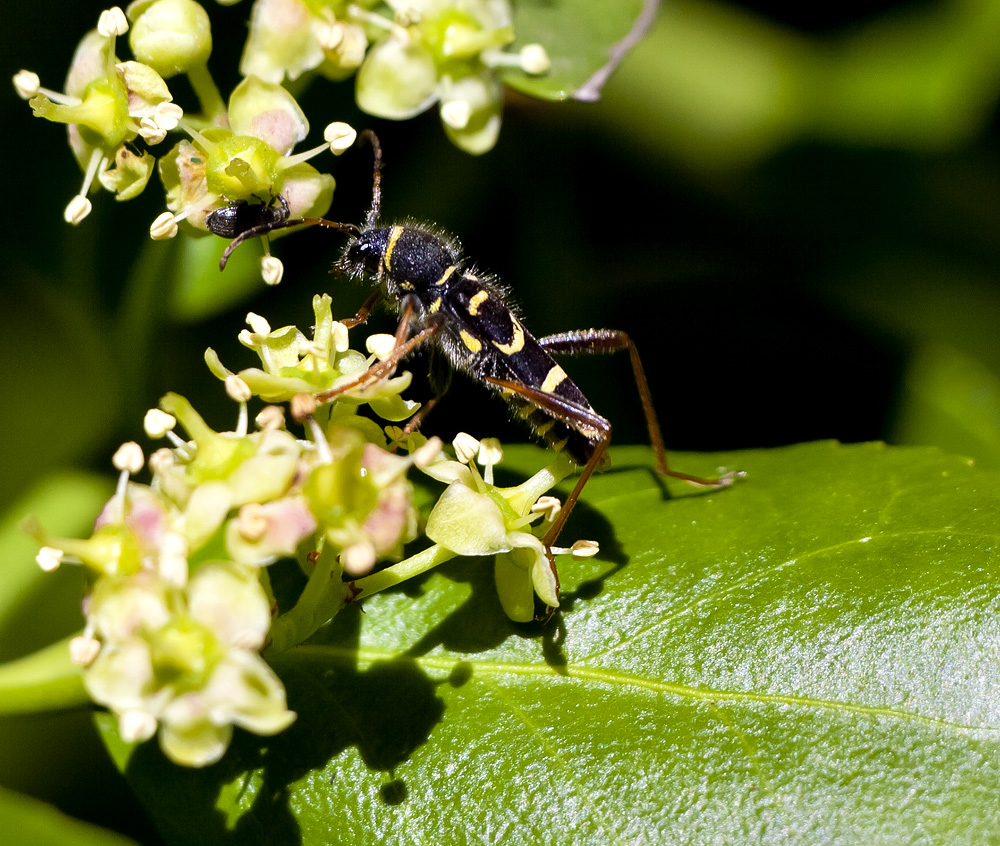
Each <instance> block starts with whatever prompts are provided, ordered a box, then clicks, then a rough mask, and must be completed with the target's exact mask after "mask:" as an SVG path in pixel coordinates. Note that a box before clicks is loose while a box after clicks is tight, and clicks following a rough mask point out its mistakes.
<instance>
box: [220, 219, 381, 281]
mask: <svg viewBox="0 0 1000 846" xmlns="http://www.w3.org/2000/svg"><path fill="white" fill-rule="evenodd" d="M290 226H321V227H323V228H324V229H335V230H336V231H338V232H346V233H347V234H348V235H350V236H352V237H354V238H357V237H358V236H359V235H360V234H361V230H360V229H359V228H358V227H357V226H355V225H354V224H353V223H338V222H337V221H335V220H327V219H326V218H323V217H299V218H296V219H295V220H281V221H277V222H275V223H262V224H261V225H260V226H253V227H251V228H250V229H247V230H245V231H244V232H241V233H240V234H239V235H237V236H236V237H235V238H233V240H232V241H230V242H229V244H228V245H227V247H226V249H225V252H223V254H222V258H220V259H219V270H225V269H226V263H227V262H228V261H229V257H230V256H231V255H232V254H233V250H235V249H236V248H237V247H238V246H239V245H240V244H242V243H243V242H244V241H246V240H248V239H250V238H259V237H261V236H263V235H267V234H268V233H270V232H273V231H274V230H275V229H288V227H290Z"/></svg>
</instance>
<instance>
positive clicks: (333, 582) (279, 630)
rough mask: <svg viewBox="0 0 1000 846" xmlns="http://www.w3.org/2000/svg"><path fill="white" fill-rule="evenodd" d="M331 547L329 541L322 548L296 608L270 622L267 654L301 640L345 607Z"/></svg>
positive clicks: (339, 569) (280, 650) (337, 567)
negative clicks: (269, 640)
mask: <svg viewBox="0 0 1000 846" xmlns="http://www.w3.org/2000/svg"><path fill="white" fill-rule="evenodd" d="M332 550H333V548H332V547H331V546H330V545H329V544H327V545H326V546H325V547H324V548H323V551H322V552H321V553H320V556H319V560H318V561H317V562H316V566H315V567H314V568H313V571H312V575H311V576H309V581H308V582H306V586H305V588H304V589H303V591H302V594H301V595H300V596H299V600H298V602H296V603H295V607H294V608H292V609H291V610H290V611H288V612H287V613H285V614H282V615H281V616H280V617H278V618H277V619H276V620H275V621H274V623H273V624H272V625H271V632H270V639H271V642H270V644H269V645H268V647H267V649H265V650H264V652H265V654H266V656H267V657H270V656H272V655H275V654H278V653H280V652H284V651H285V650H286V649H291V648H292V647H293V646H296V645H298V644H300V643H302V641H304V640H305V639H306V638H308V637H309V636H310V635H312V634H313V633H314V632H315V631H316V630H317V629H318V628H319V627H320V626H322V625H323V624H324V623H326V622H328V621H329V620H332V619H333V618H334V617H335V616H336V615H337V612H338V611H339V610H340V609H341V608H343V607H344V584H343V582H342V581H341V580H340V573H341V568H340V563H339V562H338V561H337V556H336V555H334V553H333V551H332Z"/></svg>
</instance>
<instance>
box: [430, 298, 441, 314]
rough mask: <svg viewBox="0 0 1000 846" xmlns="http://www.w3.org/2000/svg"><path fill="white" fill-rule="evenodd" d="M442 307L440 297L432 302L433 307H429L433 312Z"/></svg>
mask: <svg viewBox="0 0 1000 846" xmlns="http://www.w3.org/2000/svg"><path fill="white" fill-rule="evenodd" d="M439 308H441V298H440V297H438V298H437V299H436V300H434V302H432V303H431V307H430V308H429V309H427V311H429V312H430V313H431V314H437V310H438V309H439Z"/></svg>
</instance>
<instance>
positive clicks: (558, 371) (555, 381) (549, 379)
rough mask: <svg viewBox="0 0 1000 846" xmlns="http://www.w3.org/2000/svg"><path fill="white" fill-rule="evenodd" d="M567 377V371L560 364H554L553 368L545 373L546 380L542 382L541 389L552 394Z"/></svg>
mask: <svg viewBox="0 0 1000 846" xmlns="http://www.w3.org/2000/svg"><path fill="white" fill-rule="evenodd" d="M565 378H566V371H565V370H563V369H562V368H561V367H560V366H559V365H558V364H553V365H552V369H551V370H550V371H549V372H548V373H546V374H545V381H544V382H542V384H541V387H540V388H539V390H540V391H542V392H543V393H546V394H551V393H552V392H553V391H554V390H555V389H556V388H557V387H559V383H560V382H562V380H563V379H565Z"/></svg>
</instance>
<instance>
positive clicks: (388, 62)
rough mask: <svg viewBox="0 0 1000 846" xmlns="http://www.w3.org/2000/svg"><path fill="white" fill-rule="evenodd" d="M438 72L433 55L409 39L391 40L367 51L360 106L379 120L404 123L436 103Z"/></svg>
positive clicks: (359, 87) (359, 90)
mask: <svg viewBox="0 0 1000 846" xmlns="http://www.w3.org/2000/svg"><path fill="white" fill-rule="evenodd" d="M437 83H438V68H437V65H436V64H435V62H434V56H433V55H432V54H431V52H430V51H429V50H428V49H427V48H426V47H424V46H423V45H422V44H420V43H419V42H417V41H414V40H413V39H411V38H408V37H405V36H403V37H398V36H389V37H388V38H385V39H383V40H382V41H380V42H379V43H378V44H376V45H375V46H374V47H372V48H371V49H370V50H369V51H368V56H367V57H366V58H365V61H364V63H363V64H362V65H361V68H360V69H359V70H358V78H357V83H356V88H355V91H356V96H357V101H358V106H360V107H361V108H362V109H364V110H365V111H366V112H368V114H371V115H375V116H376V117H384V118H392V119H393V120H405V119H407V118H411V117H414V116H415V115H418V114H420V113H421V112H423V111H425V110H426V109H427V108H429V107H430V106H431V104H432V103H433V102H434V101H435V100H436V99H437Z"/></svg>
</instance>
